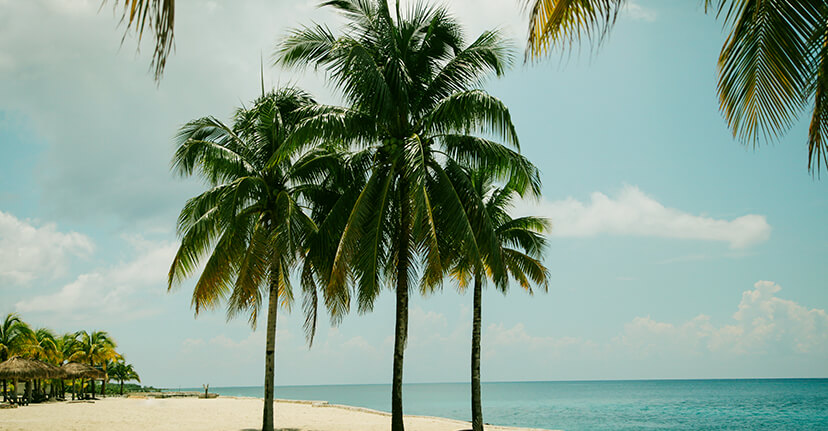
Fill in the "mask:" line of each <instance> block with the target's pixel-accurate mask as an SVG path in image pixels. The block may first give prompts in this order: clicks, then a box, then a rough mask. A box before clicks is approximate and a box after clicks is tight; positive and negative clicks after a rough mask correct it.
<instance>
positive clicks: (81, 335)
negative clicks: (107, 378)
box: [69, 331, 120, 396]
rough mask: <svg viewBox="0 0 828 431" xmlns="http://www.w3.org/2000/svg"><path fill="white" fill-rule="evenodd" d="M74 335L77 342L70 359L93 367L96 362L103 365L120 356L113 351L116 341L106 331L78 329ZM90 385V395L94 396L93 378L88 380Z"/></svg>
mask: <svg viewBox="0 0 828 431" xmlns="http://www.w3.org/2000/svg"><path fill="white" fill-rule="evenodd" d="M75 335H76V336H77V343H76V344H75V352H74V353H72V355H71V356H70V357H69V360H70V361H82V362H86V363H88V364H89V365H90V366H93V367H94V366H95V365H96V364H101V365H104V364H105V363H106V361H108V360H111V359H116V358H118V357H120V355H119V354H118V352H116V351H115V348H116V347H118V345H117V343H115V340H114V339H113V338H112V336H111V335H109V333H108V332H106V331H92V332H87V331H78V332H76V333H75ZM105 371H106V370H104V372H105ZM104 384H105V383H104ZM90 385H91V388H92V396H95V380H90Z"/></svg>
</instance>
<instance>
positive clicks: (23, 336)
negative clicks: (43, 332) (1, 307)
mask: <svg viewBox="0 0 828 431" xmlns="http://www.w3.org/2000/svg"><path fill="white" fill-rule="evenodd" d="M32 340H34V332H32V330H31V328H29V325H27V324H26V323H25V322H24V321H23V320H22V319H21V318H20V316H19V315H18V314H16V313H9V314H7V315H6V318H5V319H3V324H2V325H0V362H3V361H6V360H7V359H9V358H10V357H12V356H14V355H16V354H19V353H22V352H23V350H24V349H25V348H26V346H27V345H28V344H30V343H31V341H32ZM7 390H8V383H7V382H6V380H5V379H4V380H3V401H6V400H7V395H6V392H7Z"/></svg>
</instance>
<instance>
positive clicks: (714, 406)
mask: <svg viewBox="0 0 828 431" xmlns="http://www.w3.org/2000/svg"><path fill="white" fill-rule="evenodd" d="M182 390H201V388H183V389H182ZM390 391H391V385H334V386H279V387H277V388H276V398H287V399H299V400H323V401H328V402H330V403H333V404H347V405H353V406H361V407H367V408H371V409H375V410H383V411H389V410H390V404H391V402H390ZM403 391H404V392H403V399H404V402H405V413H406V414H414V415H427V416H441V417H448V418H454V419H460V420H469V418H470V407H469V402H470V401H469V384H468V383H428V384H406V385H405V386H404V389H403ZM210 392H216V393H218V394H221V395H228V396H247V397H259V398H261V397H262V396H263V388H262V387H261V386H257V387H225V388H220V387H217V388H212V387H211V388H210ZM483 415H484V418H483V419H484V421H485V422H487V423H491V424H495V425H510V426H521V427H541V428H548V429H560V430H565V431H593V430H605V431H622V430H624V431H626V430H630V431H632V430H660V431H673V430H774V431H779V430H786V431H790V430H828V379H750V380H637V381H632V380H631V381H567V382H514V383H483Z"/></svg>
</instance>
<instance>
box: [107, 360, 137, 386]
mask: <svg viewBox="0 0 828 431" xmlns="http://www.w3.org/2000/svg"><path fill="white" fill-rule="evenodd" d="M108 374H109V376H110V377H112V378H113V379H115V380H118V381H119V382H120V384H121V390H120V391H119V393H120V394H121V395H123V394H124V382H128V381H130V380H135V381H137V382H139V383H140V382H141V377H140V376H139V375H138V373H137V372H136V371H135V367H134V366H133V365H132V364H127V363H125V362H124V361H123V360H121V361H118V362H115V363H113V364H112V366H111V367H110V370H109V373H108Z"/></svg>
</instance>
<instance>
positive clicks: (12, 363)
mask: <svg viewBox="0 0 828 431" xmlns="http://www.w3.org/2000/svg"><path fill="white" fill-rule="evenodd" d="M64 376H65V374H64V373H63V371H62V370H61V369H60V368H58V367H56V366H54V365H49V364H47V363H45V362H42V361H38V360H35V359H27V358H22V357H20V356H12V357H11V358H9V359H8V360H7V361H5V362H3V363H0V379H5V380H35V379H60V378H63V377H64Z"/></svg>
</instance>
